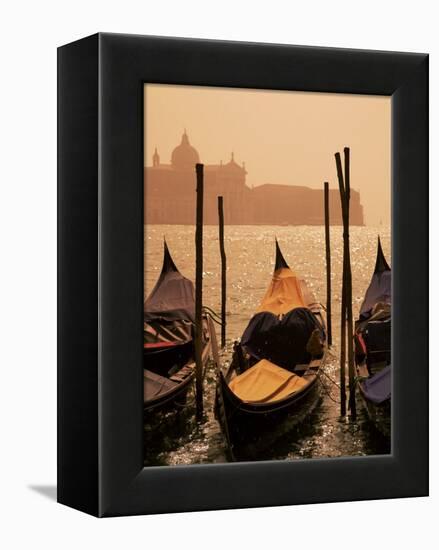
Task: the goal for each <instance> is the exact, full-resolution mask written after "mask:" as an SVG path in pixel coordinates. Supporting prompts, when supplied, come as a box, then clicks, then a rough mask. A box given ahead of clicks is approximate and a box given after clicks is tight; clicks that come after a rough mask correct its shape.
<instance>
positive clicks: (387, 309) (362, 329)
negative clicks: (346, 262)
mask: <svg viewBox="0 0 439 550" xmlns="http://www.w3.org/2000/svg"><path fill="white" fill-rule="evenodd" d="M391 275H392V272H391V269H390V267H389V265H388V263H387V261H386V258H385V257H384V253H383V250H382V247H381V242H380V239H379V238H378V249H377V258H376V263H375V269H374V272H373V275H372V280H371V282H370V284H369V287H368V289H367V291H366V295H365V297H364V301H363V303H362V305H361V308H360V316H359V319H358V320H357V321H356V323H355V361H356V365H357V373H358V375H359V377H360V382H359V384H358V388H359V393H360V396H361V398H362V401H363V403H364V405H365V407H366V409H367V413H368V416H369V418H370V420H371V421H372V422H373V424H374V425H375V426H376V427H377V429H378V430H379V431H380V432H381V433H382V434H383V435H384V436H386V437H389V436H390V429H391V411H390V409H391V407H390V405H391V278H392V277H391Z"/></svg>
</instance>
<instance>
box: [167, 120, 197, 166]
mask: <svg viewBox="0 0 439 550" xmlns="http://www.w3.org/2000/svg"><path fill="white" fill-rule="evenodd" d="M198 162H200V157H199V155H198V151H197V150H196V149H195V148H194V147H192V145H191V144H190V143H189V138H188V136H187V134H186V130H185V131H184V134H183V135H182V137H181V143H180V145H178V146H177V147H176V148H175V149H174V150H173V151H172V156H171V163H172V166H173V167H174V168H177V169H180V170H195V165H196V164H197V163H198Z"/></svg>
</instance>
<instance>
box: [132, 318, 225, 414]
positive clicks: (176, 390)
mask: <svg viewBox="0 0 439 550" xmlns="http://www.w3.org/2000/svg"><path fill="white" fill-rule="evenodd" d="M215 338H216V334H215V330H214V329H213V328H212V323H210V322H209V321H208V320H207V318H205V319H204V332H203V352H202V361H203V369H205V368H206V365H207V362H208V361H209V358H210V355H211V350H212V340H213V339H215ZM188 345H190V346H191V348H193V345H192V342H188ZM170 352H171V353H169V364H170V365H172V361H177V360H178V358H179V357H180V358H181V357H184V356H185V355H188V357H187V360H186V361H185V362H183V363H182V364H181V365H180V368H179V369H178V371H177V372H176V374H175V375H174V377H173V378H174V379H175V384H174V385H173V386H172V387H170V388H169V390H167V391H164V392H161V393H159V394H158V395H157V396H156V397H152V398H150V399H144V408H143V410H144V416H145V417H146V418H147V417H148V415H150V414H151V413H157V412H160V411H161V412H164V411H168V410H170V409H175V410H176V411H178V410H180V409H181V407H184V406H185V404H186V399H187V394H188V391H189V389H190V388H191V386H192V385H193V382H194V379H195V360H194V354H193V350H192V349H191V352H190V353H189V354H187V350H185V351H182V352H181V353H180V354H177V353H175V352H174V350H170ZM150 359H151V357H149V356H148V354H147V353H145V354H144V366H145V368H144V385H145V387H144V395H147V384H148V383H153V382H154V381H153V380H151V379H149V380H148V378H147V377H148V376H151V375H152V376H154V373H152V372H150V371H149V370H148V368H147V367H148V361H149V360H150ZM162 361H163V362H165V361H166V358H163V360H162ZM179 378H180V380H179ZM171 382H173V380H172V379H171Z"/></svg>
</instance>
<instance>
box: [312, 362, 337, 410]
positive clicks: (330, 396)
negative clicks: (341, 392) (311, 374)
mask: <svg viewBox="0 0 439 550" xmlns="http://www.w3.org/2000/svg"><path fill="white" fill-rule="evenodd" d="M321 374H324V375H325V376H326V377H327V378H328V380H329V381H330V382H331V383H332V384H333V385H334V386H336V387H337V388H338V389H340V386H339V385H338V384H337V382H335V380H333V379H332V378H331V377H330V376H329V374H328V373H326V372H325V371H324V370H323V369H321V370H320V371H319V373H318V375H317V378H318V380H319V382H320V384H321V386H322V388H323V390H324V392H325V393H326V395H327V396H328V397H329V399H330V400H331V401H333V402H334V403H337V404H340V401H339V400H337V399H335V398H334V397H332V395H331V393H330V392H329V390H328V389H327V387H326V386H325V384H324V383H323V381H322V379H321V378H320V375H321Z"/></svg>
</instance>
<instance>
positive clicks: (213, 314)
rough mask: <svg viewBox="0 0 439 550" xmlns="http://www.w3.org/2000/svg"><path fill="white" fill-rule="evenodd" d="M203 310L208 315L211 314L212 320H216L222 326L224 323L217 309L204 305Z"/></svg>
mask: <svg viewBox="0 0 439 550" xmlns="http://www.w3.org/2000/svg"><path fill="white" fill-rule="evenodd" d="M203 310H204V312H205V313H207V315H209V317H210V318H211V319H212V321H215V323H217V324H218V325H220V326H221V325H222V324H223V323H222V321H221V317H220V316H219V315H218V313H217V312H216V311H215V310H213V309H212V308H210V307H209V306H203Z"/></svg>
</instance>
